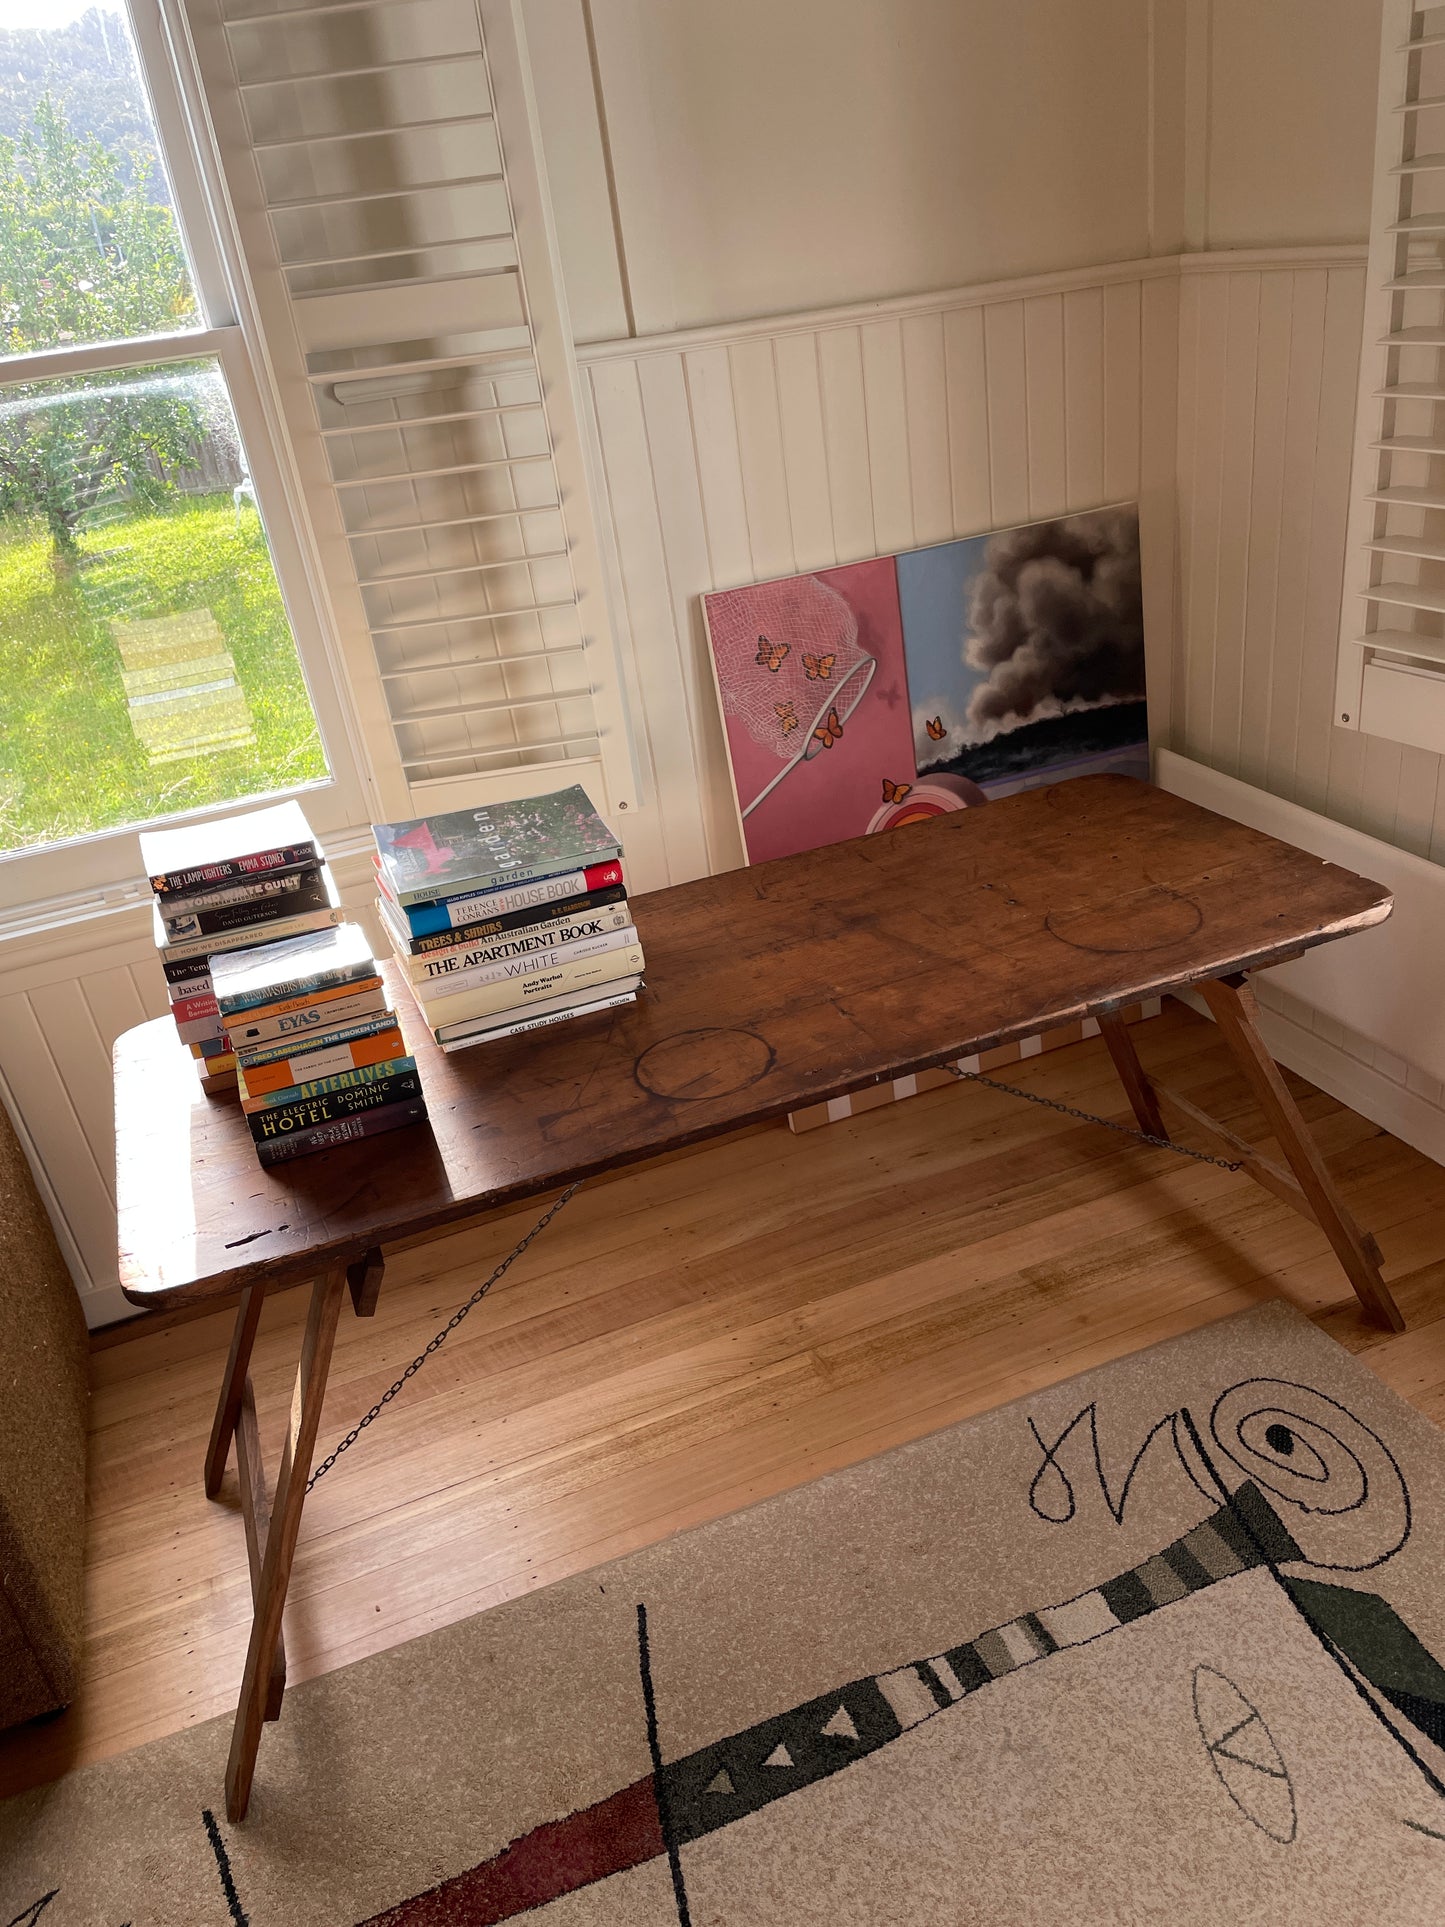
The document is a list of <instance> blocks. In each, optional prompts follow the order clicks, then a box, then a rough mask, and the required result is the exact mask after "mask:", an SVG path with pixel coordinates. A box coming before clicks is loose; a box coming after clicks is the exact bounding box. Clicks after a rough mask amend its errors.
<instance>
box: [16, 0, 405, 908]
mask: <svg viewBox="0 0 1445 1927" xmlns="http://www.w3.org/2000/svg"><path fill="white" fill-rule="evenodd" d="M142 69H144V83H143V80H142ZM180 78H181V77H180V76H178V74H177V72H176V71H175V68H174V67H173V65H172V61H171V58H170V42H169V41H168V39H167V36H166V33H165V28H164V23H163V20H162V17H161V14H160V12H159V9H158V6H157V0H134V10H133V18H132V14H131V13H130V12H128V11H127V8H126V5H125V0H0V356H3V359H0V906H12V907H13V906H14V905H16V904H22V903H27V902H29V903H33V902H35V901H36V900H38V899H43V898H49V897H56V896H61V895H64V894H65V893H66V892H67V891H74V890H76V889H93V888H95V886H96V885H97V884H105V883H110V882H117V881H120V880H122V879H125V878H131V877H134V876H136V875H137V874H138V872H139V859H138V856H137V853H136V846H135V839H134V836H133V834H131V832H133V830H134V829H135V827H136V826H137V825H138V824H141V823H146V822H152V821H155V820H156V819H158V818H164V817H171V816H176V815H181V814H184V813H187V812H192V811H199V810H205V809H207V808H217V807H220V806H229V805H232V804H235V803H237V802H239V801H241V800H242V799H250V798H255V797H258V796H268V795H277V794H293V793H298V792H300V793H302V795H303V798H304V800H305V801H306V805H307V808H308V810H309V811H310V812H311V814H312V816H313V819H314V820H315V822H316V823H317V826H318V827H320V828H328V827H339V826H340V825H341V824H344V823H351V824H357V823H360V822H364V820H365V816H366V813H367V812H366V808H365V804H364V801H363V800H362V798H361V796H360V791H359V784H358V779H357V775H356V772H355V770H354V767H353V766H352V764H351V762H350V760H349V750H348V735H347V730H346V727H345V720H344V717H343V714H342V712H341V710H340V707H339V703H338V699H337V694H336V690H335V687H334V685H333V683H332V682H331V679H330V675H329V670H328V664H327V658H326V651H325V648H324V644H323V637H322V630H321V626H320V621H319V616H318V611H317V609H316V607H315V605H314V604H313V603H312V601H311V599H310V597H309V594H308V591H307V584H306V578H305V574H304V570H303V569H302V568H301V566H300V557H299V552H297V550H296V535H295V531H294V529H290V528H288V527H287V526H286V525H287V516H286V510H285V502H284V496H283V493H282V489H283V482H282V471H281V469H280V467H279V465H278V463H277V461H276V458H275V454H274V451H273V449H272V447H271V445H270V443H269V440H268V436H267V425H266V417H265V412H264V409H263V408H262V406H261V399H260V390H259V387H258V384H257V381H256V377H255V373H254V370H253V367H252V361H251V355H250V351H249V341H248V330H247V328H246V327H244V326H243V325H242V323H241V319H240V316H239V307H240V304H239V302H238V301H237V299H236V296H235V292H234V288H235V280H234V277H233V276H232V275H231V274H230V273H229V272H228V266H227V246H226V243H227V237H226V236H225V234H224V233H219V232H217V231H216V229H215V228H214V227H213V226H212V225H211V224H210V222H209V219H208V215H207V209H208V208H209V206H210V205H211V202H210V201H209V199H208V197H207V195H206V193H205V192H204V188H203V182H204V178H205V177H204V155H203V153H198V152H197V151H196V149H195V147H193V145H192V142H191V129H190V126H189V123H188V121H187V119H186V116H185V113H184V111H183V107H182V102H183V100H184V98H185V93H184V89H183V87H182V86H181V85H180V84H178V82H179V80H180ZM158 123H160V126H161V127H163V128H164V129H165V132H166V135H167V136H168V138H167V140H166V143H165V150H166V151H165V157H164V159H163V158H162V139H161V133H160V131H158ZM168 164H169V165H168ZM238 418H239V419H238ZM268 522H269V524H270V528H271V533H272V534H273V536H275V537H276V538H277V540H276V554H275V555H273V550H272V545H271V543H269V542H268V539H267V524H268ZM278 563H279V564H280V567H279V569H278ZM288 563H289V566H288ZM283 584H284V590H285V592H284V593H283ZM307 792H314V794H310V795H308V794H307ZM122 832H123V833H124V834H122Z"/></svg>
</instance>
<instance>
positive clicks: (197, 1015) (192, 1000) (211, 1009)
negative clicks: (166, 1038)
mask: <svg viewBox="0 0 1445 1927" xmlns="http://www.w3.org/2000/svg"><path fill="white" fill-rule="evenodd" d="M220 1014H221V1011H220V1006H219V1005H218V1004H217V1002H216V1000H215V998H214V997H213V996H212V995H211V993H210V991H209V990H206V991H194V992H191V993H189V994H188V995H186V996H184V997H174V996H173V997H172V998H171V1015H172V1017H174V1018H175V1020H176V1022H177V1023H178V1024H191V1023H198V1022H199V1021H200V1019H201V1018H202V1017H216V1018H219V1016H220Z"/></svg>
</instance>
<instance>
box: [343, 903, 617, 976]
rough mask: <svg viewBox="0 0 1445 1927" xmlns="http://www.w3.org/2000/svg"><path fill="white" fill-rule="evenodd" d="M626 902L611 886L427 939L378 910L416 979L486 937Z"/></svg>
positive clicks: (388, 910) (390, 910)
mask: <svg viewBox="0 0 1445 1927" xmlns="http://www.w3.org/2000/svg"><path fill="white" fill-rule="evenodd" d="M626 901H627V890H626V886H625V885H623V884H621V883H614V884H611V885H609V886H608V887H607V888H606V889H604V890H584V891H582V892H580V893H579V894H578V895H576V896H570V897H554V898H552V899H551V900H550V901H549V902H543V903H533V904H526V905H524V906H523V907H522V908H521V909H520V910H509V911H508V912H507V913H506V914H505V915H504V916H496V917H483V918H481V919H480V920H479V921H478V922H476V923H468V924H463V925H461V926H460V927H459V928H457V929H454V930H453V929H448V930H438V931H435V932H433V934H432V935H430V936H426V937H418V936H415V935H414V934H413V933H412V931H411V930H410V928H409V927H408V925H407V921H406V918H405V917H404V916H403V915H402V914H401V912H400V911H399V910H397V909H395V908H394V907H393V906H392V905H390V904H389V903H387V902H385V901H384V900H383V901H382V902H381V904H380V909H381V915H382V920H383V922H384V923H385V925H386V928H387V930H388V931H389V932H390V934H391V935H392V936H393V937H394V938H395V940H396V944H397V946H398V947H399V948H400V949H404V950H405V952H406V954H407V956H408V958H409V959H410V961H409V962H408V964H407V968H408V969H409V970H410V971H411V973H412V975H413V976H416V975H418V974H419V973H420V971H421V969H422V967H423V965H424V964H425V963H426V961H427V960H428V959H430V958H433V957H446V956H449V955H450V954H451V952H452V951H454V950H465V949H468V948H469V947H471V946H473V945H476V944H479V943H485V942H487V940H488V939H489V938H492V937H501V936H506V935H507V934H508V933H509V932H510V931H513V930H533V929H536V928H537V927H538V926H539V925H541V924H544V923H554V922H561V921H565V919H567V918H568V917H585V916H587V915H589V914H590V913H591V912H592V911H594V910H604V909H608V908H611V907H614V906H616V905H618V904H625V903H626ZM624 921H625V922H631V917H630V916H628V917H626V918H625V919H624Z"/></svg>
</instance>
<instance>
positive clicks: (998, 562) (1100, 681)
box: [965, 509, 1144, 725]
mask: <svg viewBox="0 0 1445 1927" xmlns="http://www.w3.org/2000/svg"><path fill="white" fill-rule="evenodd" d="M965 653H966V655H967V658H968V661H969V663H970V664H971V665H972V666H973V667H974V668H975V669H982V670H984V671H985V672H986V674H987V678H988V680H987V681H986V682H984V683H982V684H981V685H980V686H979V687H978V688H977V689H975V690H974V692H973V696H972V698H971V699H970V702H969V719H970V721H972V722H973V723H974V724H976V725H986V724H988V723H1001V722H1005V721H1007V720H1008V719H1009V718H1010V717H1012V718H1014V719H1015V720H1016V721H1018V722H1022V723H1026V722H1031V721H1032V720H1033V719H1034V718H1035V717H1036V716H1038V715H1039V714H1040V713H1041V712H1045V711H1050V710H1051V711H1052V713H1055V714H1057V713H1058V712H1059V711H1060V710H1062V709H1063V708H1065V707H1067V706H1068V705H1070V704H1074V703H1100V702H1110V701H1112V702H1142V701H1143V700H1144V608H1143V598H1142V595H1141V593H1140V586H1139V523H1138V519H1137V518H1136V516H1135V515H1134V513H1133V512H1132V510H1128V509H1106V510H1104V511H1103V512H1102V513H1101V514H1097V515H1077V516H1069V517H1067V518H1066V519H1065V520H1064V521H1061V522H1035V523H1032V524H1031V525H1030V526H1029V527H1028V528H1022V529H1010V530H1008V531H1007V532H1006V533H1005V534H1003V535H994V536H991V537H990V538H989V543H988V547H987V549H986V550H985V565H984V569H983V572H982V573H981V574H980V575H979V577H978V579H977V580H976V581H975V583H974V585H973V595H972V598H971V600H970V605H969V612H968V640H967V643H966V645H965Z"/></svg>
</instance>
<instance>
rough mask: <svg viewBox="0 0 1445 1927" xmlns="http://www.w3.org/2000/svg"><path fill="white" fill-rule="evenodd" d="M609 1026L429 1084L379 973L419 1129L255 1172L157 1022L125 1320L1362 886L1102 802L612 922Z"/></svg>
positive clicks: (992, 1040)
mask: <svg viewBox="0 0 1445 1927" xmlns="http://www.w3.org/2000/svg"><path fill="white" fill-rule="evenodd" d="M634 906H635V910H636V921H637V927H638V931H639V934H640V936H641V939H642V942H643V946H644V948H645V950H646V954H647V971H646V983H647V988H646V990H645V992H644V993H643V995H642V996H641V997H640V998H639V1000H638V1002H637V1003H636V1004H635V1005H631V1006H626V1007H623V1008H621V1009H619V1010H615V1011H610V1012H602V1013H599V1014H598V1015H597V1016H595V1017H589V1018H582V1019H578V1020H576V1021H574V1022H571V1023H567V1024H558V1025H555V1026H553V1027H551V1028H549V1029H546V1030H542V1031H534V1032H531V1033H529V1034H527V1035H524V1036H521V1037H517V1038H512V1039H508V1040H504V1041H502V1042H499V1043H493V1044H484V1045H480V1046H478V1047H476V1048H475V1049H472V1050H469V1051H462V1052H458V1053H456V1054H455V1055H452V1056H448V1055H446V1054H445V1053H443V1052H441V1051H439V1050H438V1049H436V1047H435V1046H434V1045H433V1043H432V1041H431V1038H430V1035H429V1033H428V1032H427V1030H426V1028H425V1026H424V1025H423V1024H422V1022H421V1020H420V1017H419V1014H418V1011H417V1006H416V1004H415V1002H414V1001H413V999H412V998H411V996H410V995H409V993H408V991H407V990H406V988H405V987H404V982H403V979H402V977H401V974H400V972H399V971H398V970H397V969H396V967H395V966H394V965H390V964H388V965H387V966H386V968H387V973H388V980H389V983H390V987H391V990H392V994H393V999H394V1001H395V1004H396V1008H397V1012H398V1015H399V1016H400V1019H401V1024H402V1029H403V1031H404V1032H405V1034H406V1038H407V1047H408V1049H409V1050H411V1051H412V1052H413V1053H414V1054H415V1056H416V1058H417V1061H418V1064H419V1067H420V1070H421V1075H422V1081H423V1086H424V1089H425V1091H426V1097H427V1104H428V1108H429V1110H430V1121H429V1123H428V1124H422V1125H416V1126H412V1127H409V1128H407V1129H403V1130H399V1131H394V1132H391V1133H389V1134H387V1135H384V1136H382V1137H379V1138H374V1139H370V1140H363V1141H361V1142H360V1143H356V1144H350V1145H345V1146H343V1147H341V1148H339V1149H336V1150H333V1151H327V1152H323V1153H320V1154H318V1155H316V1156H314V1157H309V1158H301V1159H297V1160H296V1161H295V1162H294V1163H290V1164H284V1165H280V1166H278V1167H276V1168H275V1169H273V1170H269V1171H267V1170H263V1169H262V1168H261V1166H260V1165H259V1164H258V1163H257V1161H256V1157H255V1153H254V1151H253V1149H252V1146H251V1139H250V1134H249V1132H248V1131H247V1128H246V1124H245V1121H244V1118H243V1117H242V1115H241V1112H240V1108H239V1105H238V1103H237V1102H236V1099H235V1097H234V1094H232V1095H231V1096H230V1097H229V1098H227V1097H223V1096H210V1097H208V1096H207V1095H206V1094H205V1093H204V1092H203V1091H202V1090H201V1089H200V1088H199V1084H198V1080H197V1078H196V1075H195V1070H194V1064H193V1060H192V1058H191V1056H190V1054H189V1052H188V1051H186V1050H185V1048H184V1047H183V1046H182V1045H181V1044H180V1043H179V1042H178V1041H177V1038H176V1034H175V1027H174V1025H173V1024H172V1023H171V1020H170V1019H169V1018H158V1019H156V1020H155V1021H154V1022H152V1023H149V1024H142V1025H140V1026H139V1027H138V1028H137V1029H135V1030H132V1031H128V1032H127V1033H126V1034H125V1035H124V1036H123V1037H121V1038H120V1039H119V1041H118V1042H117V1044H116V1047H115V1092H116V1143H117V1187H116V1188H117V1209H118V1217H119V1237H120V1277H121V1284H122V1285H123V1287H124V1289H125V1292H126V1295H127V1297H129V1298H130V1299H131V1300H132V1301H133V1302H134V1303H136V1304H139V1305H156V1304H161V1303H164V1304H167V1305H177V1304H184V1303H188V1302H198V1301H201V1300H204V1299H207V1298H210V1297H214V1296H217V1295H219V1294H221V1293H223V1292H226V1291H229V1290H232V1289H234V1288H235V1287H236V1286H238V1285H241V1284H246V1283H249V1282H254V1281H257V1280H265V1281H268V1282H275V1283H297V1282H300V1281H301V1280H303V1279H306V1278H311V1277H314V1276H315V1275H316V1274H317V1273H318V1272H319V1271H321V1270H322V1269H324V1268H325V1267H326V1266H327V1265H330V1264H334V1263H336V1262H337V1261H339V1260H350V1259H354V1258H357V1257H360V1256H361V1255H362V1254H363V1253H364V1252H365V1251H367V1250H368V1249H370V1248H372V1247H375V1246H385V1245H387V1244H388V1243H399V1242H401V1241H403V1240H404V1239H406V1238H408V1237H414V1236H417V1235H419V1234H421V1233H424V1232H427V1231H431V1230H435V1229H436V1228H438V1227H440V1226H444V1225H447V1224H450V1223H459V1222H461V1221H463V1220H465V1219H467V1218H468V1217H472V1216H475V1215H476V1214H478V1213H479V1212H482V1211H485V1210H488V1209H491V1208H492V1207H495V1206H497V1205H501V1204H506V1203H509V1202H511V1201H514V1200H517V1199H522V1198H526V1197H528V1196H529V1195H533V1194H537V1193H540V1192H544V1191H548V1190H551V1189H553V1188H554V1187H557V1186H559V1185H562V1184H565V1183H569V1182H570V1181H571V1180H572V1179H574V1178H578V1177H584V1176H587V1175H590V1174H593V1173H596V1172H599V1171H604V1170H608V1169H611V1168H613V1167H615V1166H618V1165H621V1164H626V1163H630V1162H633V1161H636V1160H639V1159H642V1158H646V1157H649V1156H652V1155H655V1154H657V1153H659V1152H665V1151H669V1150H673V1149H676V1148H678V1147H680V1146H683V1145H686V1144H690V1143H694V1142H696V1141H697V1140H699V1139H702V1138H706V1137H709V1136H713V1135H715V1134H717V1133H720V1132H723V1131H728V1130H731V1129H734V1128H736V1127H737V1126H740V1125H744V1124H748V1123H753V1122H757V1121H760V1120H763V1119H767V1118H772V1117H778V1116H781V1115H782V1114H783V1113H785V1112H787V1111H791V1110H796V1109H800V1108H802V1107H803V1106H804V1105H808V1104H816V1103H819V1102H820V1101H822V1100H823V1099H825V1098H829V1097H838V1096H841V1095H843V1094H844V1093H845V1092H848V1091H855V1090H859V1089H862V1088H864V1087H866V1086H867V1085H869V1084H873V1083H876V1082H878V1081H880V1080H881V1079H883V1078H885V1077H897V1076H902V1075H904V1074H905V1073H907V1072H909V1071H917V1070H923V1069H925V1068H927V1067H929V1066H932V1065H936V1064H940V1063H943V1062H945V1061H948V1060H951V1059H954V1058H957V1057H961V1056H966V1055H968V1054H970V1053H972V1052H974V1051H977V1050H981V1049H987V1048H988V1047H990V1046H991V1045H993V1044H997V1043H1003V1042H1007V1041H1009V1040H1011V1039H1013V1038H1017V1037H1021V1036H1026V1035H1028V1034H1030V1033H1031V1032H1034V1031H1038V1030H1043V1029H1047V1028H1049V1027H1051V1026H1054V1025H1059V1024H1066V1023H1069V1022H1073V1021H1077V1020H1078V1019H1080V1018H1082V1017H1086V1016H1091V1015H1098V1014H1099V1013H1100V1012H1101V1011H1107V1010H1110V1009H1114V1008H1118V1007H1120V1006H1122V1005H1125V1004H1131V1003H1137V1002H1138V1001H1139V1000H1140V999H1141V998H1145V997H1151V996H1157V995H1159V994H1160V993H1161V992H1163V991H1165V990H1168V989H1171V988H1174V987H1176V986H1179V985H1183V984H1187V983H1191V982H1196V981H1198V980H1200V979H1201V978H1206V977H1217V976H1223V975H1225V974H1227V973H1229V972H1232V971H1239V970H1247V969H1251V968H1257V967H1260V966H1262V965H1266V964H1269V963H1271V962H1275V961H1278V959H1279V958H1280V957H1281V956H1283V955H1285V954H1289V953H1292V952H1295V951H1298V950H1299V949H1301V948H1307V947H1309V946H1311V945H1313V944H1317V943H1323V942H1326V941H1328V940H1329V939H1330V938H1333V937H1339V936H1344V935H1346V934H1347V933H1348V932H1350V931H1353V930H1360V929H1364V928H1367V927H1368V926H1369V925H1371V924H1374V923H1379V922H1381V921H1382V920H1383V919H1384V918H1385V917H1387V916H1388V915H1389V914H1390V908H1391V899H1390V896H1389V893H1388V892H1387V891H1386V890H1384V889H1383V888H1382V887H1381V886H1380V885H1378V884H1375V883H1371V882H1368V881H1366V880H1365V879H1364V878H1362V877H1358V876H1355V875H1354V874H1353V873H1352V872H1350V871H1348V870H1341V869H1338V868H1337V867H1335V866H1334V865H1333V864H1328V863H1322V862H1321V861H1320V860H1319V859H1318V858H1317V857H1313V856H1308V855H1306V854H1305V853H1304V852H1303V851H1302V850H1297V849H1295V848H1293V847H1292V846H1291V845H1289V844H1286V843H1280V842H1278V841H1276V840H1275V839H1274V838H1273V837H1268V836H1263V835H1261V834H1260V833H1259V832H1257V831H1255V830H1250V829H1246V828H1244V827H1243V825H1241V824H1238V823H1234V822H1231V821H1229V820H1228V819H1227V818H1224V817H1220V816H1216V815H1214V814H1213V813H1212V812H1210V811H1208V810H1202V809H1199V808H1198V807H1197V806H1196V805H1194V804H1192V803H1186V802H1184V801H1183V800H1182V799H1181V798H1178V797H1174V796H1169V795H1167V794H1166V793H1165V792H1164V791H1163V790H1159V789H1154V788H1152V787H1151V786H1150V785H1148V784H1145V783H1139V782H1135V781H1134V780H1132V779H1131V778H1128V777H1119V776H1092V777H1083V778H1079V779H1077V780H1075V781H1073V782H1067V783H1060V784H1057V785H1055V786H1053V787H1051V788H1048V789H1036V790H1028V791H1024V792H1022V793H1021V794H1019V795H1015V796H1011V797H1008V798H1005V799H1003V800H1001V801H997V802H991V803H990V804H989V805H988V806H987V808H984V809H977V810H966V811H960V812H958V813H956V814H952V815H948V816H941V817H936V818H934V819H933V820H932V821H930V822H927V823H921V824H917V825H914V826H911V827H908V828H905V829H901V830H896V831H893V832H891V833H890V834H888V835H887V836H874V837H862V838H858V839H857V840H855V841H853V842H849V843H838V844H833V845H831V846H829V847H828V848H826V849H822V850H814V851H810V852H808V853H807V854H806V855H802V856H796V857H785V858H782V859H780V860H778V861H776V862H773V863H764V864H760V865H758V866H756V867H755V868H752V869H746V870H733V871H730V872H728V873H727V874H726V875H723V876H717V877H706V878H702V879H700V880H699V881H698V882H696V883H685V884H680V885H677V886H675V887H673V888H671V889H667V890H658V891H655V892H653V893H651V894H650V895H644V896H640V897H637V898H635V899H634Z"/></svg>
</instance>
